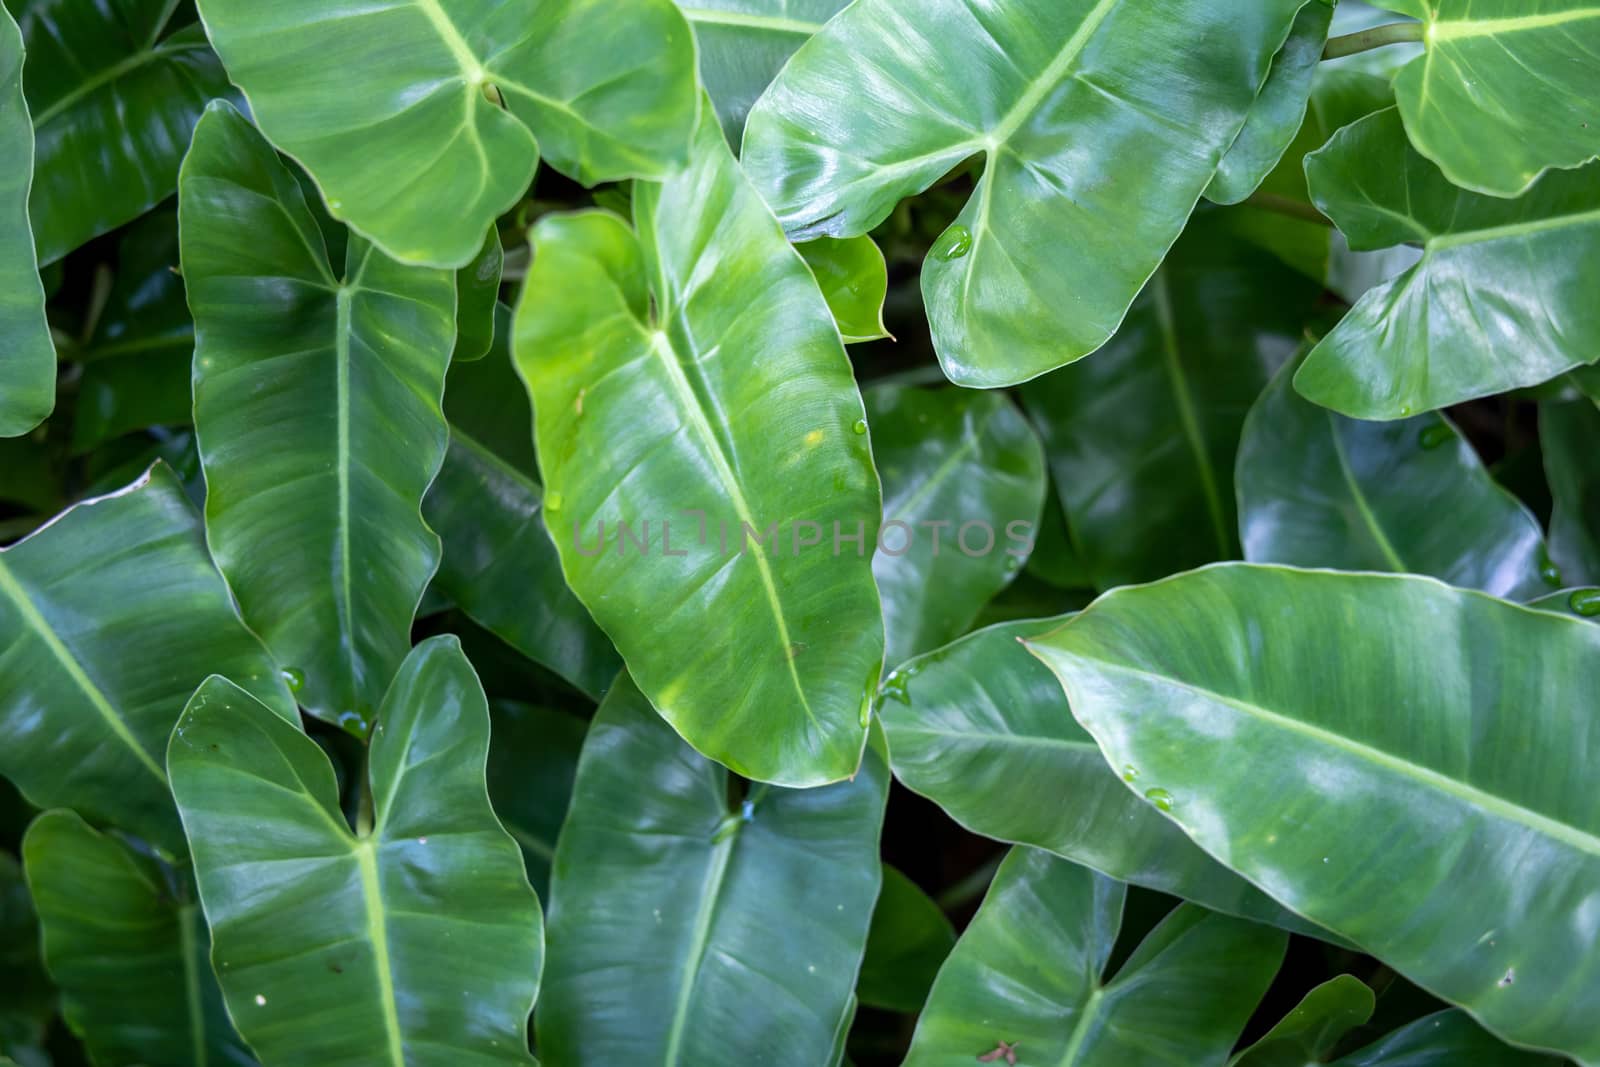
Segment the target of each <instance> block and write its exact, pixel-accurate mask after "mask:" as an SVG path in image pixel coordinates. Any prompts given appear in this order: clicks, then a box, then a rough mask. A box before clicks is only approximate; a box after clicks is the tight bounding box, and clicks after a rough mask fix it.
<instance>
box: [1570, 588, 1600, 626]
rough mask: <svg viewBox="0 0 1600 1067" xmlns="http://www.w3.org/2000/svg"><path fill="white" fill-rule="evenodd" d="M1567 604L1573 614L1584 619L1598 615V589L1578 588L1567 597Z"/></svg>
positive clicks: (1599, 592)
mask: <svg viewBox="0 0 1600 1067" xmlns="http://www.w3.org/2000/svg"><path fill="white" fill-rule="evenodd" d="M1567 606H1568V607H1570V608H1572V613H1573V614H1574V615H1582V616H1583V617H1584V618H1586V619H1593V618H1597V617H1600V589H1579V590H1578V591H1577V592H1575V593H1573V594H1572V595H1571V596H1570V597H1568V598H1567Z"/></svg>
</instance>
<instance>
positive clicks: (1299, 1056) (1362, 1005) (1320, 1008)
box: [1228, 974, 1377, 1067]
mask: <svg viewBox="0 0 1600 1067" xmlns="http://www.w3.org/2000/svg"><path fill="white" fill-rule="evenodd" d="M1376 1007H1377V998H1375V997H1374V996H1373V994H1372V990H1371V989H1368V988H1367V985H1366V983H1365V982H1363V981H1361V979H1359V978H1356V977H1355V976H1354V975H1348V974H1341V975H1339V976H1338V977H1337V978H1334V979H1331V980H1330V981H1327V982H1323V983H1322V984H1321V985H1319V986H1317V987H1316V988H1315V989H1313V990H1311V992H1309V993H1307V994H1306V995H1305V998H1304V999H1302V1000H1301V1001H1300V1003H1299V1004H1298V1005H1297V1006H1296V1007H1295V1009H1294V1010H1293V1011H1291V1012H1290V1013H1289V1014H1288V1015H1285V1016H1284V1017H1283V1018H1282V1019H1281V1020H1279V1022H1278V1024H1277V1025H1276V1026H1274V1027H1273V1028H1272V1029H1271V1030H1269V1031H1267V1034H1266V1036H1265V1037H1263V1038H1261V1039H1260V1040H1259V1041H1257V1042H1256V1043H1255V1044H1253V1045H1251V1046H1250V1047H1249V1048H1247V1049H1245V1050H1244V1051H1243V1052H1240V1053H1239V1054H1238V1055H1236V1056H1234V1057H1233V1059H1231V1060H1229V1061H1228V1067H1311V1065H1314V1064H1319V1063H1324V1062H1326V1061H1327V1059H1328V1057H1329V1056H1330V1055H1331V1054H1332V1053H1333V1050H1334V1047H1335V1046H1336V1045H1338V1043H1339V1040H1340V1039H1341V1038H1343V1037H1344V1035H1345V1034H1347V1033H1349V1032H1350V1031H1351V1030H1354V1029H1355V1028H1356V1027H1358V1026H1361V1025H1363V1024H1365V1023H1366V1021H1367V1020H1368V1019H1370V1018H1372V1012H1373V1009H1374V1008H1376Z"/></svg>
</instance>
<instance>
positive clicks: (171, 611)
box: [0, 465, 293, 854]
mask: <svg viewBox="0 0 1600 1067" xmlns="http://www.w3.org/2000/svg"><path fill="white" fill-rule="evenodd" d="M0 649H4V651H3V652H0V774H4V775H5V776H6V777H7V778H10V779H11V781H12V782H14V783H15V784H16V786H17V788H18V790H20V791H21V792H22V794H23V795H24V796H25V797H27V798H28V799H29V800H30V801H31V802H32V803H33V804H35V805H36V806H38V807H41V808H50V807H68V806H70V807H71V808H72V809H73V810H75V811H77V812H78V814H80V815H82V816H84V817H85V818H87V819H89V820H91V821H93V822H97V823H110V824H111V825H114V826H118V827H121V828H123V829H125V830H128V831H130V832H132V833H134V834H137V835H139V836H140V837H142V838H144V839H145V840H146V841H148V842H150V843H151V844H153V845H155V846H157V847H159V848H162V849H165V850H167V851H169V852H172V853H175V854H182V852H183V851H184V846H183V834H182V831H181V830H180V828H179V826H178V821H177V818H176V812H174V811H173V807H172V798H171V796H170V794H169V793H168V789H167V776H166V770H165V766H164V764H163V762H162V753H163V751H164V750H165V748H166V744H167V736H168V735H169V734H170V733H171V732H172V727H173V724H174V723H176V722H177V721H178V716H179V715H180V714H181V713H182V711H183V704H184V701H185V700H187V699H188V697H189V694H190V693H192V692H194V687H195V686H197V685H199V684H200V681H201V680H202V679H204V678H205V677H206V675H208V674H210V673H211V672H212V671H218V670H225V671H228V672H229V673H231V674H232V675H233V676H234V677H236V678H238V679H239V681H240V683H241V684H243V685H244V686H246V687H247V688H248V689H249V690H250V691H251V692H252V693H253V694H255V695H256V696H258V697H259V698H261V699H264V700H266V701H268V702H269V704H270V705H271V706H272V707H273V708H274V709H275V711H276V712H277V713H278V714H281V715H290V714H293V711H292V708H293V702H292V700H291V699H290V697H289V692H288V689H287V688H286V687H285V686H284V683H283V680H282V679H281V678H280V677H279V675H278V671H277V669H276V668H275V667H274V666H273V664H272V661H271V660H270V659H268V657H267V654H266V652H265V651H264V650H263V649H262V648H261V645H260V644H259V643H258V642H257V641H256V640H255V638H254V637H252V636H251V635H250V633H249V632H248V631H246V630H245V628H244V627H243V626H242V625H240V623H239V619H238V617H237V616H236V615H235V614H234V611H233V605H232V604H231V603H230V601H229V599H228V590H227V587H226V586H224V585H223V583H222V578H221V577H220V576H219V575H218V574H217V571H216V568H215V567H213V566H212V564H211V560H210V559H209V558H207V556H206V547H205V541H204V538H203V536H202V534H201V530H200V521H199V517H198V516H197V515H196V514H195V513H194V509H193V508H192V507H191V506H190V504H189V501H188V499H187V498H186V497H185V496H184V494H183V488H182V487H181V486H180V485H179V484H178V480H177V479H176V478H175V477H174V476H173V475H172V472H171V471H170V470H168V469H167V468H166V467H165V466H160V465H158V466H156V467H155V468H153V469H152V470H151V471H150V472H149V473H148V474H146V475H145V476H144V477H143V478H141V479H140V480H139V481H137V482H135V483H134V484H133V485H131V486H129V487H128V488H126V489H124V490H122V491H121V492H118V493H114V494H112V495H111V496H107V497H102V498H99V499H96V500H90V501H87V502H85V503H83V504H80V505H78V506H77V507H75V508H72V509H71V510H69V511H67V512H66V513H65V514H63V515H61V516H60V517H58V518H57V519H56V520H55V521H54V522H52V523H51V524H49V525H48V526H46V527H44V528H43V529H41V530H39V531H38V532H37V533H35V534H34V535H33V536H31V537H29V538H27V539H25V540H23V541H20V542H18V543H17V544H15V545H12V546H11V547H10V548H7V549H5V550H4V551H3V552H0Z"/></svg>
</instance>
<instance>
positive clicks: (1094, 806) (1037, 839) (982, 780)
mask: <svg viewBox="0 0 1600 1067" xmlns="http://www.w3.org/2000/svg"><path fill="white" fill-rule="evenodd" d="M1059 622H1060V620H1048V619H1044V620H1034V621H1029V622H1018V623H1005V624H1002V625H1000V626H991V627H989V628H988V629H986V630H981V631H979V632H978V633H975V634H971V635H969V636H967V637H963V638H962V639H961V640H959V641H957V642H955V643H954V644H952V645H950V646H949V647H947V648H942V649H940V650H939V651H937V652H934V653H931V654H929V655H926V656H921V657H919V658H917V659H914V660H912V661H911V662H910V663H908V664H906V665H905V666H903V667H901V668H900V669H899V670H897V671H896V672H895V673H894V674H892V675H890V677H889V680H888V682H886V683H885V685H884V693H885V697H886V698H885V699H884V700H883V701H882V703H880V704H879V706H878V717H879V720H880V721H881V722H882V723H883V729H884V734H885V736H886V737H887V739H888V742H889V764H890V766H891V767H892V768H893V769H894V775H895V778H896V779H898V780H899V782H900V784H901V785H904V786H905V787H906V788H908V789H910V790H911V791H912V792H915V793H918V794H920V795H922V796H925V797H927V798H928V799H929V800H931V801H933V802H934V803H935V804H937V805H939V807H941V808H943V809H944V811H945V813H946V814H947V815H949V816H950V817H951V818H952V819H954V820H955V821H956V822H958V823H960V824H961V825H962V826H964V827H966V828H967V829H968V830H970V831H972V832H973V833H976V834H982V835H983V836H985V837H992V838H995V839H996V840H999V841H1007V842H1011V843H1013V844H1020V845H1031V846H1034V847H1035V848H1040V849H1044V850H1047V851H1049V852H1054V853H1055V854H1057V855H1059V856H1062V857H1064V858H1066V859H1070V860H1072V861H1073V862H1074V863H1081V864H1083V865H1085V866H1087V867H1091V868H1093V869H1095V870H1097V871H1100V872H1102V873H1104V874H1107V875H1110V876H1112V877H1114V878H1117V879H1118V880H1120V881H1125V882H1132V883H1134V884H1136V885H1142V886H1146V887H1148V888H1151V889H1158V890H1161V891H1162V892H1166V893H1172V894H1174V895H1177V896H1181V897H1184V898H1185V899H1188V900H1192V901H1195V902H1196V903H1199V904H1204V905H1205V906H1206V907H1208V908H1212V909H1214V910H1217V911H1223V912H1227V913H1228V914H1231V915H1238V916H1242V917H1244V918H1249V919H1254V920H1257V921H1260V922H1268V923H1272V924H1274V925H1278V926H1283V927H1285V928H1288V929H1294V930H1299V931H1301V932H1306V931H1308V930H1312V929H1313V928H1312V927H1309V926H1307V925H1306V924H1305V923H1303V922H1301V921H1300V920H1299V919H1297V918H1295V917H1294V916H1292V915H1289V914H1288V913H1287V912H1285V911H1284V910H1283V909H1282V908H1280V907H1278V906H1277V905H1276V904H1274V903H1273V902H1272V901H1271V900H1269V899H1268V898H1267V897H1266V896H1265V895H1263V894H1262V893H1261V892H1260V891H1259V890H1257V889H1255V888H1254V887H1253V886H1251V885H1250V884H1249V883H1248V882H1246V881H1245V880H1244V879H1242V878H1240V877H1239V876H1238V875H1235V874H1234V873H1232V872H1231V871H1229V870H1228V869H1227V868H1225V867H1223V866H1222V865H1221V864H1219V863H1217V862H1216V861H1215V860H1213V859H1212V858H1211V857H1210V856H1207V855H1206V854H1205V853H1204V852H1202V851H1201V850H1200V849H1199V848H1198V847H1196V846H1195V845H1194V843H1193V842H1191V841H1190V840H1189V839H1188V838H1186V837H1184V836H1183V834H1182V833H1181V832H1179V831H1178V830H1177V828H1176V827H1174V826H1172V824H1171V823H1169V822H1167V820H1165V819H1163V818H1161V816H1160V814H1159V813H1157V812H1156V811H1154V810H1152V809H1151V807H1150V806H1149V805H1148V804H1145V803H1142V802H1141V801H1140V800H1139V799H1138V798H1137V797H1136V796H1134V795H1133V794H1132V793H1130V792H1129V791H1128V790H1127V789H1126V788H1124V786H1123V785H1122V783H1121V782H1119V781H1118V780H1117V776H1118V774H1119V773H1126V768H1119V770H1118V771H1113V770H1112V769H1111V768H1110V767H1108V766H1106V761H1105V758H1104V757H1102V756H1101V755H1100V750H1099V749H1098V748H1097V747H1096V746H1095V743H1094V739H1093V738H1092V737H1090V736H1089V735H1088V734H1087V733H1086V732H1085V731H1084V729H1083V728H1082V727H1081V726H1079V725H1078V724H1077V723H1076V722H1075V721H1073V718H1072V714H1071V712H1070V711H1069V710H1068V708H1067V706H1066V701H1065V700H1064V699H1063V697H1062V695H1061V686H1060V684H1059V683H1058V682H1057V681H1056V679H1055V676H1054V675H1052V674H1051V673H1050V671H1049V669H1048V668H1047V667H1045V666H1044V665H1043V664H1042V663H1040V662H1039V661H1038V660H1036V659H1035V658H1034V657H1032V656H1030V655H1028V652H1027V650H1026V649H1024V648H1023V647H1022V645H1021V644H1019V643H1018V642H1019V641H1021V640H1022V639H1023V638H1027V637H1032V636H1036V635H1038V634H1042V633H1045V632H1047V631H1050V630H1053V629H1054V628H1055V627H1056V626H1057V625H1059ZM1318 936H1321V935H1320V932H1319V935H1318Z"/></svg>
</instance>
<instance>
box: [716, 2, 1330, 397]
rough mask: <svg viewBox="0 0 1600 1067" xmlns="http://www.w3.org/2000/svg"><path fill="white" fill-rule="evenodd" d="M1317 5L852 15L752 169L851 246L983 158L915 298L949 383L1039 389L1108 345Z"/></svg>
mask: <svg viewBox="0 0 1600 1067" xmlns="http://www.w3.org/2000/svg"><path fill="white" fill-rule="evenodd" d="M1304 2H1305V0H1259V2H1256V3H1249V4H1219V3H1216V2H1215V0H1173V2H1171V3H1167V4H1162V5H1158V6H1152V5H1149V4H1121V3H1118V2H1117V0H1003V2H999V3H977V2H975V0H936V2H930V3H925V4H922V5H919V7H918V8H917V10H915V11H911V10H908V9H906V8H905V6H904V5H903V4H901V3H899V2H898V0H859V2H857V3H855V4H853V5H851V6H850V7H849V8H848V9H846V10H845V11H844V12H841V13H840V15H839V16H838V17H836V18H835V19H834V20H833V21H832V22H830V23H828V25H827V27H826V28H825V29H824V30H823V31H822V32H821V33H819V34H817V36H815V37H813V38H812V39H811V40H810V41H809V42H807V43H806V44H805V45H804V46H802V47H801V49H800V51H799V52H797V53H796V54H795V57H794V58H793V59H792V60H791V61H790V62H789V64H788V66H786V67H785V68H784V70H783V72H782V73H781V74H780V75H779V76H778V78H777V80H776V81H775V82H773V84H772V86H771V87H770V88H769V89H768V90H767V93H766V95H765V96H763V97H762V99H761V101H760V102H759V103H758V104H757V105H756V107H755V109H754V110H753V111H752V112H751V116H750V121H749V125H748V128H747V129H746V132H745V141H744V164H745V167H746V168H747V169H748V170H749V172H750V174H751V177H752V178H753V179H754V181H755V182H756V184H757V186H758V187H759V188H760V189H761V190H762V192H763V193H764V194H765V195H766V197H767V199H768V201H769V202H770V203H771V204H772V205H773V206H774V209H775V210H776V211H777V213H778V217H779V218H780V219H781V220H782V221H783V223H784V225H785V227H786V228H787V229H788V230H789V232H790V233H791V234H794V235H795V236H797V237H812V236H819V235H822V234H827V235H831V236H834V237H849V236H854V235H856V234H861V233H866V232H867V231H868V230H871V229H872V228H873V227H875V226H877V225H878V223H880V222H882V221H883V220H884V219H885V218H886V217H888V215H889V213H890V212H891V211H892V210H893V208H894V206H895V205H896V203H898V202H899V201H900V200H901V199H903V198H905V197H907V196H911V195H913V194H915V193H919V192H922V191H923V190H926V189H927V188H929V187H930V186H931V185H933V184H934V182H936V181H937V180H938V179H939V178H940V177H941V176H942V175H944V174H945V173H946V172H947V171H950V170H951V169H953V168H954V167H956V166H957V165H958V164H961V163H963V162H964V161H965V160H967V159H968V158H970V157H972V156H974V155H978V154H983V155H984V156H985V157H986V159H987V161H988V162H987V169H986V171H985V173H984V175H983V177H982V179H980V181H979V182H978V186H977V190H976V192H975V193H974V195H973V197H972V199H971V201H970V202H969V203H968V204H967V206H966V207H965V208H964V209H963V210H962V212H961V214H960V216H959V217H958V218H957V219H956V221H955V222H954V223H953V224H952V225H951V227H950V229H949V230H948V231H947V232H946V233H945V235H944V236H943V237H942V238H941V239H940V240H939V242H938V243H937V244H936V245H935V246H934V249H933V252H932V254H931V255H930V256H929V258H928V261H927V263H926V264H925V265H924V268H923V272H922V292H923V298H924V300H925V302H926V304H927V307H928V316H929V319H930V322H931V324H932V328H933V342H934V347H935V349H936V350H937V352H938V354H939V359H940V362H941V363H942V364H943V366H944V369H945V373H946V374H947V375H948V376H949V377H950V379H951V380H952V381H954V382H956V383H958V384H961V385H967V386H983V387H990V386H999V385H1011V384H1015V383H1017V382H1021V381H1026V380H1027V379H1029V378H1033V377H1036V376H1037V375H1040V374H1043V373H1044V372H1045V371H1048V370H1051V369H1052V368H1055V367H1059V366H1061V365H1062V364H1065V363H1070V362H1072V361H1073V360H1076V359H1079V358H1081V357H1082V356H1085V355H1088V354H1089V353H1090V352H1093V351H1094V350H1095V349H1097V348H1099V347H1100V346H1101V345H1102V344H1104V343H1105V342H1106V340H1107V339H1108V338H1110V336H1111V335H1112V333H1113V332H1115V330H1116V328H1117V325H1118V324H1119V323H1120V322H1121V321H1122V318H1123V316H1124V315H1125V314H1126V313H1127V310H1128V307H1129V305H1130V304H1132V303H1133V300H1134V297H1136V296H1137V295H1138V293H1139V291H1140V289H1141V288H1143V287H1144V284H1145V282H1146V281H1147V280H1148V279H1149V278H1150V275H1151V274H1152V273H1153V272H1154V271H1155V269H1156V267H1157V266H1158V265H1159V264H1160V263H1161V260H1162V257H1163V256H1164V255H1165V254H1166V252H1167V249H1168V248H1169V247H1170V246H1171V245H1172V242H1173V241H1174V240H1176V239H1177V237H1178V234H1179V233H1180V232H1181V231H1182V230H1183V226H1184V223H1185V222H1186V221H1187V220H1188V218H1189V214H1190V212H1191V211H1192V210H1193V209H1194V206H1195V203H1196V201H1198V200H1199V199H1200V195H1201V193H1202V192H1204V190H1205V188H1206V186H1207V185H1208V184H1209V183H1210V181H1211V179H1212V175H1213V174H1215V172H1216V169H1217V165H1218V163H1219V162H1220V161H1221V159H1222V157H1223V154H1224V153H1225V152H1226V151H1227V150H1228V148H1229V146H1230V145H1232V144H1233V141H1234V139H1235V138H1236V137H1237V136H1238V134H1239V130H1240V128H1241V127H1242V126H1243V125H1244V122H1245V118H1246V116H1247V115H1248V113H1249V112H1250V110H1251V108H1252V106H1253V105H1254V103H1255V100H1256V95H1257V92H1258V90H1259V89H1260V88H1261V85H1262V83H1263V82H1264V81H1265V80H1266V77H1267V73H1268V70H1269V68H1270V67H1271V64H1272V60H1273V57H1274V56H1275V55H1276V54H1277V53H1278V51H1279V49H1280V48H1281V47H1282V46H1283V44H1284V41H1285V40H1286V38H1287V37H1288V35H1289V29H1290V24H1291V23H1292V21H1293V20H1294V17H1295V15H1296V13H1297V12H1298V11H1299V9H1300V8H1301V7H1302V6H1304Z"/></svg>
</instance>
